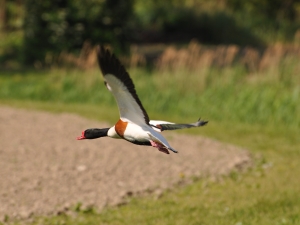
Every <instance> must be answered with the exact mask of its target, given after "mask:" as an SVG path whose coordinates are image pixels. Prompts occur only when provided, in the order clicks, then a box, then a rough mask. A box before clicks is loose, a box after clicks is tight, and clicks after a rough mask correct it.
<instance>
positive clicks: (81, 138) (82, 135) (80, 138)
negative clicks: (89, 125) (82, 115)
mask: <svg viewBox="0 0 300 225" xmlns="http://www.w3.org/2000/svg"><path fill="white" fill-rule="evenodd" d="M83 139H85V136H84V131H82V133H81V136H80V137H77V140H83Z"/></svg>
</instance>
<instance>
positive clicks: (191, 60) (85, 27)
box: [0, 0, 300, 128]
mask: <svg viewBox="0 0 300 225" xmlns="http://www.w3.org/2000/svg"><path fill="white" fill-rule="evenodd" d="M0 2H1V7H0V9H1V14H0V15H1V20H0V21H1V33H0V62H1V66H0V67H1V71H2V72H1V74H2V76H0V99H4V100H5V99H19V100H22V101H23V100H34V101H44V102H45V101H48V102H53V101H56V102H63V103H90V104H96V103H97V104H99V103H101V104H103V105H108V104H111V105H112V106H113V105H115V103H114V100H113V98H112V97H111V96H110V94H109V93H108V92H105V91H104V92H103V91H101V92H99V91H98V88H99V86H100V84H101V77H100V76H99V71H98V69H97V63H96V56H95V45H97V44H99V43H101V44H105V45H109V46H110V47H111V48H113V51H114V52H115V53H116V54H117V55H118V56H119V57H120V58H121V59H122V61H123V63H124V64H125V65H126V67H128V68H130V72H131V73H132V76H134V77H135V76H136V74H139V75H140V76H143V78H140V77H136V78H134V80H135V83H136V85H137V89H141V90H138V92H139V95H140V96H141V98H142V99H145V100H144V101H143V102H144V104H145V106H146V108H147V109H149V110H150V111H151V110H152V112H153V113H157V114H158V115H160V114H164V113H165V112H167V111H169V112H170V113H171V112H173V111H174V110H176V112H177V114H178V115H185V116H187V117H189V116H190V117H192V116H193V115H199V114H201V115H204V116H207V117H209V118H210V119H212V120H216V121H236V122H242V123H257V124H275V123H277V124H283V125H287V126H290V127H297V128H299V127H300V106H299V105H300V104H298V103H299V102H300V77H299V74H300V64H299V59H300V26H299V25H300V0H287V1H281V0H247V1H239V0H212V1H204V0H165V1H158V0H153V1H141V0H128V1H122V0H89V1H83V0H73V1H68V0H56V1H49V0H44V1H38V0H1V1H0ZM82 74H83V76H82ZM187 81H188V82H187ZM166 86H167V87H168V88H166ZM153 89H155V90H157V92H153V91H152V90H153ZM150 92H152V94H151V96H149V93H150ZM179 98H184V99H186V100H185V101H183V102H182V103H178V101H177V99H179ZM211 102H213V103H214V104H211ZM195 105H199V106H205V105H209V107H194V106H195ZM233 112H234V113H233Z"/></svg>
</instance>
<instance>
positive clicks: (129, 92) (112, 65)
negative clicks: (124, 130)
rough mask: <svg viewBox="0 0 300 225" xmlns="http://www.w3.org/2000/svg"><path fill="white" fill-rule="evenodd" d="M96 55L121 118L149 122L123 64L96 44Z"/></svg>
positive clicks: (136, 121)
mask: <svg viewBox="0 0 300 225" xmlns="http://www.w3.org/2000/svg"><path fill="white" fill-rule="evenodd" d="M97 57H98V63H99V66H100V69H101V71H102V74H103V77H104V80H105V85H106V87H107V88H108V90H109V91H110V92H111V93H112V94H113V96H114V97H115V99H116V101H117V104H118V107H119V112H120V117H121V119H122V120H123V121H125V122H128V121H130V122H133V123H135V124H145V123H146V124H149V116H148V114H147V112H146V110H145V109H144V107H143V105H142V103H141V101H140V99H139V97H138V96H137V93H136V91H135V87H134V84H133V82H132V80H131V78H130V76H129V74H128V73H127V71H126V70H125V68H124V66H123V65H122V64H121V63H120V61H119V60H118V59H117V58H116V57H115V55H114V54H112V53H110V51H109V50H108V49H105V48H104V47H103V46H98V48H97Z"/></svg>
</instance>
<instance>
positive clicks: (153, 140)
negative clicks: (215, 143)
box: [77, 46, 208, 154]
mask: <svg viewBox="0 0 300 225" xmlns="http://www.w3.org/2000/svg"><path fill="white" fill-rule="evenodd" d="M97 58H98V63H99V67H100V69H101V71H102V75H103V77H104V84H105V85H106V87H107V89H108V90H109V91H110V92H111V93H112V94H113V96H114V98H115V100H116V101H117V104H118V108H119V113H120V119H119V120H118V122H117V123H116V124H115V125H114V126H113V127H110V128H102V129H99V128H91V129H87V130H85V131H83V132H82V135H81V136H80V137H77V140H83V139H95V138H100V137H106V136H108V137H111V138H118V139H124V140H126V141H129V142H131V143H133V144H137V145H147V146H153V147H155V148H157V149H158V150H159V151H161V152H163V153H166V154H169V150H170V151H172V152H174V153H177V151H176V150H175V149H173V148H172V147H171V146H170V144H169V143H168V141H167V140H166V139H165V138H164V137H163V136H162V135H161V134H160V132H161V131H164V130H176V129H183V128H191V127H199V126H203V125H205V124H207V122H208V121H203V120H200V119H199V120H198V121H197V122H195V123H187V124H175V123H171V122H167V121H158V120H149V116H148V114H147V112H146V110H145V108H144V107H143V105H142V103H141V101H140V99H139V98H138V95H137V93H136V91H135V87H134V84H133V82H132V80H131V78H130V76H129V74H128V73H127V71H126V70H125V68H124V66H123V65H122V64H121V63H120V61H119V60H118V59H117V58H116V57H115V55H114V54H112V53H111V52H110V51H109V50H108V49H105V48H104V47H103V46H98V47H97Z"/></svg>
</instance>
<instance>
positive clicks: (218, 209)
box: [0, 68, 300, 225]
mask: <svg viewBox="0 0 300 225" xmlns="http://www.w3.org/2000/svg"><path fill="white" fill-rule="evenodd" d="M43 73H44V74H37V73H32V72H31V73H29V72H27V73H26V74H3V75H2V76H0V104H4V105H11V106H14V107H22V108H30V109H38V110H47V111H52V112H55V113H59V112H73V113H77V114H80V115H83V116H85V117H88V118H91V119H98V120H107V121H109V122H115V121H116V120H117V118H118V112H117V108H116V105H115V102H114V99H113V98H112V97H111V95H110V93H109V92H108V91H107V90H106V89H105V87H104V85H103V84H102V79H101V76H100V73H99V72H98V71H90V72H78V71H66V70H53V71H50V72H49V71H48V72H47V71H46V72H43ZM180 73H181V76H180V74H179V73H174V74H170V73H162V74H159V73H154V74H152V75H151V74H150V73H148V72H145V71H138V70H133V71H132V77H133V79H134V82H135V84H136V88H137V91H138V94H139V96H140V98H141V100H142V102H143V103H144V105H145V108H146V109H147V111H148V113H149V115H150V117H151V118H153V119H165V120H167V119H169V120H171V121H180V122H184V121H190V120H191V121H193V120H195V119H197V117H198V116H202V117H203V118H204V119H208V120H209V121H210V122H209V124H208V126H206V127H204V128H201V129H190V130H185V131H180V133H181V132H184V133H189V134H191V135H204V136H208V137H212V138H215V139H217V140H220V141H223V142H227V143H232V144H235V145H238V146H242V147H244V148H246V149H248V150H249V151H250V152H251V154H252V155H253V157H254V164H255V165H254V166H253V168H252V169H251V170H250V171H247V172H245V173H232V174H231V175H230V176H229V177H223V178H222V179H220V180H219V181H217V182H215V181H212V180H210V179H202V180H195V182H194V183H193V184H191V185H189V186H181V187H180V186H179V187H178V188H176V189H174V190H171V191H168V192H166V193H164V194H163V196H162V197H161V198H159V199H155V198H154V197H153V196H152V195H150V196H147V197H143V198H130V199H129V204H127V205H124V206H120V207H112V208H107V209H105V210H104V211H103V212H101V213H97V212H96V211H95V210H93V209H88V210H85V209H80V208H79V207H77V209H76V208H74V212H76V213H75V215H73V216H68V215H60V216H51V217H42V218H35V219H33V221H31V222H29V224H34V225H36V224H49V225H50V224H51V225H52V224H61V225H62V224H65V225H69V224H82V225H83V224H182V225H183V224H209V225H211V224H212V225H213V224H224V225H228V224H233V225H245V224H255V225H257V224H261V225H268V224H270V225H273V224H278V225H281V224H295V225H296V224H300V180H299V174H300V163H299V158H300V149H299V146H300V138H299V130H300V129H299V124H300V117H299V116H300V110H299V102H300V96H299V89H300V88H299V81H297V80H296V79H297V78H296V77H294V76H292V75H291V74H292V73H289V72H287V73H286V74H285V76H284V78H281V76H275V75H276V74H266V75H265V77H260V76H258V75H254V76H256V77H253V76H252V77H249V76H248V75H247V74H245V72H243V70H239V69H238V68H231V69H230V68H229V69H225V70H223V71H217V70H213V69H211V70H208V71H200V73H198V74H197V73H191V74H189V73H187V72H182V71H181V72H180ZM260 75H261V74H260ZM277 75H278V74H277ZM250 78H251V79H250ZM253 78H255V79H253ZM253 80H255V81H253ZM284 80H288V81H289V80H290V81H292V82H283V81H284ZM149 93H151V94H149ZM74 207H75V206H74ZM22 223H23V222H19V223H18V222H17V224H22Z"/></svg>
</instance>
